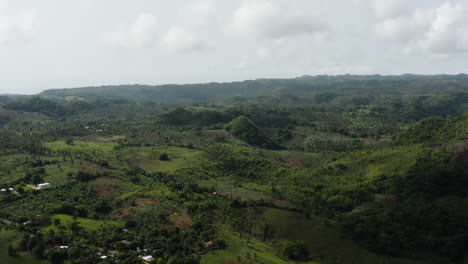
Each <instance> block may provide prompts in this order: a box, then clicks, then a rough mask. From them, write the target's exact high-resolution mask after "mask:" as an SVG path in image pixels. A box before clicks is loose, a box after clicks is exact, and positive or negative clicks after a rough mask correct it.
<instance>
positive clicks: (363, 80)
mask: <svg viewBox="0 0 468 264" xmlns="http://www.w3.org/2000/svg"><path fill="white" fill-rule="evenodd" d="M467 88H468V75H464V74H460V75H427V76H426V75H401V76H381V75H362V76H361V75H340V76H327V75H324V76H302V77H298V78H294V79H256V80H249V81H243V82H232V83H206V84H185V85H159V86H149V85H137V84H135V85H119V86H100V87H84V88H74V89H53V90H46V91H44V92H42V93H40V94H39V95H40V96H47V97H52V98H67V97H72V98H73V97H79V98H83V99H125V100H130V101H139V102H146V101H152V102H197V101H210V100H220V99H226V98H231V97H237V98H238V99H239V100H242V99H244V100H245V99H248V98H255V97H259V96H263V95H272V94H273V95H289V96H293V97H294V96H301V97H303V96H305V97H306V98H308V97H310V99H311V100H315V101H314V102H315V103H321V102H329V101H332V100H335V99H337V98H338V99H339V97H341V96H344V95H349V94H353V93H354V94H355V93H356V92H357V91H359V92H360V94H361V96H362V98H361V99H362V100H365V99H364V97H367V98H368V99H367V100H378V98H379V97H380V96H382V95H385V94H387V95H395V96H396V95H411V94H421V93H423V94H439V93H441V92H448V91H451V92H460V91H465V90H466V89H467ZM324 92H326V94H323V93H324ZM331 92H333V93H331ZM293 99H294V98H293ZM294 100H296V99H294ZM294 100H293V101H294ZM355 100H357V101H356V102H359V99H355ZM362 100H361V101H362ZM296 101H300V100H296Z"/></svg>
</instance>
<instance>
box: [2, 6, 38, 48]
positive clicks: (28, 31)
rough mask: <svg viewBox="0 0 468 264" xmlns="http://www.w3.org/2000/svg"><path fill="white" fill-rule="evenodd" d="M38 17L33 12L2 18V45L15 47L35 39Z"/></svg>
mask: <svg viewBox="0 0 468 264" xmlns="http://www.w3.org/2000/svg"><path fill="white" fill-rule="evenodd" d="M35 24H36V15H35V12H34V11H32V10H29V11H24V12H22V13H20V14H18V15H14V16H0V44H2V45H15V44H18V43H25V42H29V41H31V40H32V39H33V37H34V26H35Z"/></svg>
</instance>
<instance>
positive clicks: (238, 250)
mask: <svg viewBox="0 0 468 264" xmlns="http://www.w3.org/2000/svg"><path fill="white" fill-rule="evenodd" d="M222 238H223V239H224V240H226V242H227V244H228V247H227V248H226V249H223V250H214V251H212V252H209V253H207V254H206V255H204V256H203V257H202V259H201V261H200V263H201V264H236V263H239V262H238V261H237V259H238V257H241V258H242V259H244V260H245V259H246V258H247V255H249V256H250V257H251V258H253V257H254V256H257V261H259V262H256V263H268V264H293V263H296V262H293V261H288V260H285V259H283V258H281V257H279V256H277V255H276V254H275V249H274V248H272V247H271V246H269V245H268V244H266V243H263V242H261V241H260V240H257V239H250V240H249V241H248V240H247V239H246V238H245V237H244V238H240V237H239V235H238V234H237V233H234V232H232V231H228V230H225V231H224V232H222ZM301 263H302V264H319V263H318V262H301Z"/></svg>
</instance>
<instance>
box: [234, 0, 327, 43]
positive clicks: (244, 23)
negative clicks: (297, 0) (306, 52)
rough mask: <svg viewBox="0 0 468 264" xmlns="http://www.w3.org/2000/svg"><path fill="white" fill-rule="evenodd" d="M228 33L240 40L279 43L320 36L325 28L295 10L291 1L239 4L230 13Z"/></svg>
mask: <svg viewBox="0 0 468 264" xmlns="http://www.w3.org/2000/svg"><path fill="white" fill-rule="evenodd" d="M229 30H230V31H231V32H232V33H233V34H234V35H236V36H240V37H244V38H253V39H262V38H264V39H265V38H266V39H279V38H283V37H286V36H292V35H314V34H317V33H322V32H324V31H326V26H325V25H324V24H323V23H321V22H319V21H318V20H317V19H316V18H315V17H314V15H313V14H312V13H311V10H307V11H305V10H303V9H301V8H297V6H296V5H294V4H293V3H292V2H291V1H283V0H279V1H271V0H243V1H242V4H241V6H240V7H239V8H238V9H237V10H235V11H234V14H233V16H232V20H231V22H230V24H229Z"/></svg>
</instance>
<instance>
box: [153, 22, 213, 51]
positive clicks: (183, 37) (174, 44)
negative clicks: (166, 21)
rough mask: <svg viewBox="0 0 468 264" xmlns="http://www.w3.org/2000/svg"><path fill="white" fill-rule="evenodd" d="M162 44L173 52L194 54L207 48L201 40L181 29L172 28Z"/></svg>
mask: <svg viewBox="0 0 468 264" xmlns="http://www.w3.org/2000/svg"><path fill="white" fill-rule="evenodd" d="M162 44H163V46H164V47H165V48H166V49H167V50H169V51H172V52H192V51H198V50H202V49H204V48H205V44H204V43H203V42H202V41H201V40H199V39H198V38H197V37H196V36H195V35H193V34H192V33H191V32H190V31H188V30H186V29H184V28H181V27H172V28H171V29H170V30H169V31H168V32H167V33H166V35H165V36H164V38H163V40H162Z"/></svg>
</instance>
